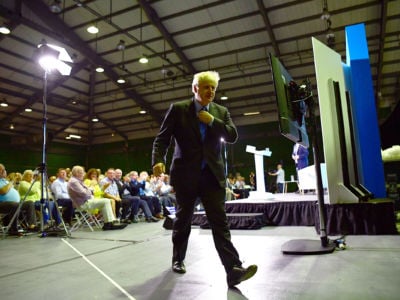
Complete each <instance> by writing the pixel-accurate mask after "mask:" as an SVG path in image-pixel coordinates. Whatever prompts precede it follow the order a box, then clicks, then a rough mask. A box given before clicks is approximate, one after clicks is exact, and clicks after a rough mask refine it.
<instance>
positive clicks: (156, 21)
mask: <svg viewBox="0 0 400 300" xmlns="http://www.w3.org/2000/svg"><path fill="white" fill-rule="evenodd" d="M138 2H139V4H140V6H141V7H142V8H143V10H144V12H145V13H146V16H147V18H148V19H149V20H150V22H151V23H153V25H154V26H155V27H156V28H157V29H158V31H160V33H161V35H162V36H163V38H164V39H165V40H166V41H167V43H168V44H169V45H170V47H171V48H172V49H173V50H174V52H175V54H176V55H177V56H178V57H179V59H180V60H181V62H182V64H183V65H184V66H185V67H186V70H187V73H188V74H189V75H191V74H195V73H196V72H197V71H196V69H195V67H194V66H193V65H192V63H191V62H190V61H189V59H188V58H187V57H186V55H185V54H184V53H183V52H182V50H181V48H180V47H179V46H178V44H177V43H176V42H175V40H174V39H173V38H172V37H171V34H170V33H169V32H168V30H167V28H165V26H164V24H162V23H161V20H160V18H159V17H158V14H157V12H156V11H155V10H154V9H153V8H152V7H151V6H150V4H149V3H148V2H147V1H146V0H138Z"/></svg>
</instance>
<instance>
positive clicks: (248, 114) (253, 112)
mask: <svg viewBox="0 0 400 300" xmlns="http://www.w3.org/2000/svg"><path fill="white" fill-rule="evenodd" d="M259 114H260V112H259V111H251V112H246V113H244V114H243V116H254V115H259Z"/></svg>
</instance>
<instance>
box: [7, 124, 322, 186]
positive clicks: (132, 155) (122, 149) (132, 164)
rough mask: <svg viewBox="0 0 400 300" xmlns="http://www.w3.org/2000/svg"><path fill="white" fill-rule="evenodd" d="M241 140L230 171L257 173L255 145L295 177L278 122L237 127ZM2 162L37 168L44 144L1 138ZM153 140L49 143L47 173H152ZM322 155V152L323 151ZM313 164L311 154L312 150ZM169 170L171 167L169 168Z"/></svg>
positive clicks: (268, 161) (233, 149) (230, 152)
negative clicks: (76, 170)
mask: <svg viewBox="0 0 400 300" xmlns="http://www.w3.org/2000/svg"><path fill="white" fill-rule="evenodd" d="M238 132H239V139H238V141H237V142H236V143H235V144H227V146H226V147H227V148H226V150H227V157H228V169H229V172H231V173H233V174H235V173H237V172H239V173H241V175H242V176H244V177H245V178H246V181H248V175H249V173H250V172H251V171H254V170H255V166H254V156H253V155H252V154H251V153H247V152H246V146H247V145H251V146H255V147H256V149H257V150H263V149H265V148H269V149H270V151H272V156H271V157H265V158H264V168H265V170H266V171H268V170H271V169H275V167H276V164H277V163H278V162H282V163H283V168H284V169H285V173H286V179H287V180H289V179H290V175H295V174H296V172H295V167H294V163H293V160H292V158H291V153H292V148H293V143H292V142H291V141H289V140H288V139H286V138H285V137H283V136H282V135H281V134H280V133H279V127H278V124H277V123H275V122H274V123H264V124H257V125H249V126H242V127H238ZM0 140H1V142H0V162H1V163H3V164H4V165H5V166H6V168H7V170H8V172H13V171H19V172H23V171H24V170H25V169H34V168H36V167H37V166H38V165H39V164H40V163H41V162H42V147H43V146H42V145H41V144H40V142H39V143H35V144H30V145H16V144H15V143H13V142H12V139H11V137H9V136H3V137H1V138H0ZM152 143H153V138H147V139H140V140H132V141H129V142H128V143H127V144H125V142H117V143H109V144H102V145H92V146H89V147H88V146H78V145H72V144H62V143H51V142H50V143H49V146H48V148H47V173H48V175H49V176H51V175H54V174H55V173H56V171H57V169H58V168H59V167H72V166H74V165H83V166H85V168H86V169H87V168H92V167H94V168H100V169H101V170H102V171H103V172H104V171H106V170H107V168H109V167H113V168H120V169H122V171H123V172H124V173H126V172H129V171H132V170H136V171H139V172H140V171H143V170H146V171H148V172H149V173H150V172H151V149H152ZM321 153H322V149H321ZM309 159H310V164H311V163H312V154H311V151H310V157H309ZM167 167H168V165H167Z"/></svg>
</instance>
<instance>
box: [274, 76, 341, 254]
mask: <svg viewBox="0 0 400 300" xmlns="http://www.w3.org/2000/svg"><path fill="white" fill-rule="evenodd" d="M307 88H308V96H307V97H306V98H305V99H301V100H298V101H305V102H306V105H307V107H308V110H309V119H310V125H311V127H310V131H311V132H310V135H311V143H312V148H313V157H314V165H315V175H316V178H317V192H318V211H319V223H320V240H321V241H318V240H308V239H299V240H291V241H288V242H286V243H285V244H283V245H282V247H281V250H282V252H283V253H284V254H328V253H332V252H333V251H334V250H335V248H336V244H335V243H332V242H331V241H329V239H328V237H327V234H326V227H325V226H326V223H325V219H326V212H325V203H324V190H323V185H322V175H321V164H320V160H319V146H318V142H317V122H316V119H315V113H314V99H313V95H312V92H311V87H310V84H309V82H307Z"/></svg>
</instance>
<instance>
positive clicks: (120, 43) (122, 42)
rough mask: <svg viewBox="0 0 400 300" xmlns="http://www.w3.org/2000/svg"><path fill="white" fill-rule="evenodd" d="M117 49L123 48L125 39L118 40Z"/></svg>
mask: <svg viewBox="0 0 400 300" xmlns="http://www.w3.org/2000/svg"><path fill="white" fill-rule="evenodd" d="M117 50H119V51H122V50H125V41H124V40H119V43H118V45H117Z"/></svg>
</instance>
